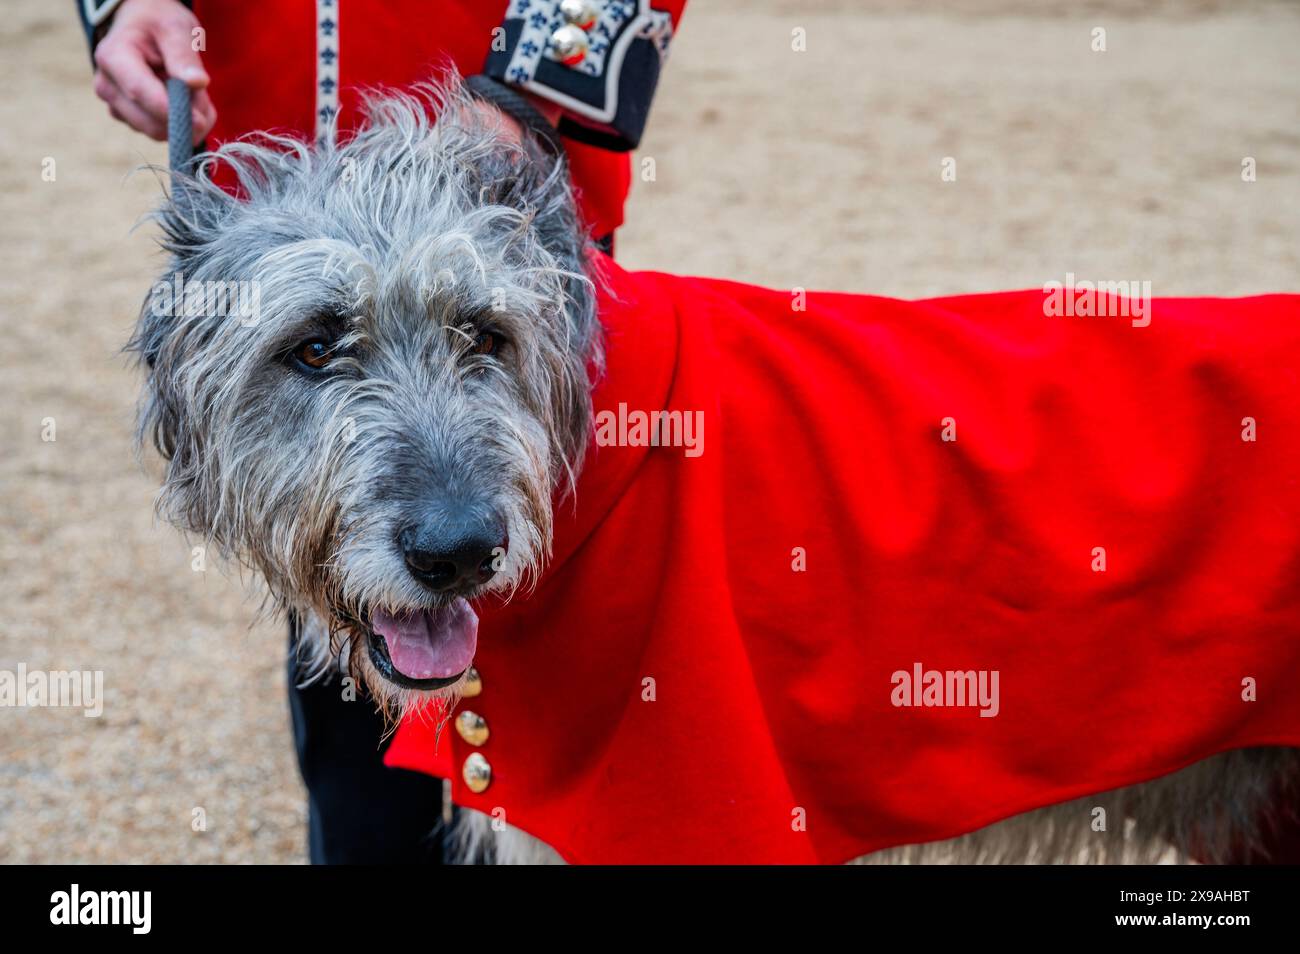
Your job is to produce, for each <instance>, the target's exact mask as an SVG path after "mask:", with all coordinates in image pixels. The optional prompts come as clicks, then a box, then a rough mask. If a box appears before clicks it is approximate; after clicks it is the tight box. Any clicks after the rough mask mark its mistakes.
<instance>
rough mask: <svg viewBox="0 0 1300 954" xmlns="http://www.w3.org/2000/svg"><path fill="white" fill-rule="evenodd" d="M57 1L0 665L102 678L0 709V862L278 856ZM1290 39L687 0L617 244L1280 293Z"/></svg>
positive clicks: (902, 5)
mask: <svg viewBox="0 0 1300 954" xmlns="http://www.w3.org/2000/svg"><path fill="white" fill-rule="evenodd" d="M69 6H70V5H69V4H67V3H55V2H51V0H9V2H7V3H6V4H5V10H4V13H3V15H0V89H3V90H4V91H5V95H4V96H3V97H0V196H2V197H3V198H2V201H3V211H2V213H0V335H2V337H0V340H2V341H3V347H0V586H2V587H3V589H2V590H0V597H2V599H3V606H4V607H5V614H4V618H3V620H0V669H7V670H11V671H12V670H15V669H16V668H17V667H18V665H19V664H25V665H26V666H27V667H28V668H30V669H101V670H103V671H104V673H105V681H106V686H105V695H106V707H105V711H104V714H103V716H102V718H99V719H87V718H84V717H83V716H82V715H81V714H80V713H79V712H77V711H71V710H60V709H12V708H0V861H10V862H13V861H38V862H39V861H55V860H59V861H65V860H72V861H101V862H162V861H193V862H205V861H225V862H250V861H251V862H270V861H277V862H287V861H300V860H302V859H303V856H304V838H303V824H304V817H305V816H304V810H303V792H302V789H301V785H300V783H299V781H298V779H297V775H296V771H295V767H294V764H293V759H292V754H291V746H290V740H289V735H288V717H287V712H286V707H285V684H284V676H283V668H282V653H283V649H284V645H283V644H284V639H283V633H282V630H281V627H280V626H278V625H275V624H270V623H266V622H262V623H255V622H254V615H255V612H256V609H257V607H256V605H255V603H253V602H250V601H249V600H248V599H247V598H246V597H245V596H244V595H243V590H242V588H241V586H240V584H239V581H238V580H234V579H229V578H227V577H225V576H223V575H222V574H221V573H220V572H219V571H218V570H217V569H216V568H213V567H209V568H208V569H207V571H206V572H195V571H193V570H192V569H191V553H190V549H189V546H188V544H187V543H186V542H185V541H183V540H182V539H181V538H180V537H179V536H178V535H176V534H175V533H174V532H172V531H171V530H169V529H167V528H165V527H162V526H159V525H156V524H155V521H154V519H153V516H152V491H153V486H154V484H153V481H152V479H151V476H150V473H151V471H152V470H153V469H154V464H153V463H152V462H150V461H148V460H146V462H145V465H144V466H143V467H142V466H141V465H139V464H137V463H136V461H135V460H134V458H133V457H132V452H131V446H130V426H131V414H132V406H133V402H134V395H135V388H136V379H135V377H134V374H133V372H131V370H130V369H129V366H128V364H127V362H126V361H125V360H124V359H123V358H122V357H121V356H120V355H119V353H118V349H119V348H120V346H121V345H122V343H123V342H124V341H125V339H126V337H127V334H128V330H129V328H130V326H131V323H132V321H133V318H134V314H135V312H136V310H137V308H138V306H139V302H140V300H141V298H142V297H143V294H144V292H145V290H146V289H147V287H148V285H149V282H150V279H151V274H152V271H153V270H154V269H155V268H156V267H157V266H158V263H159V258H158V257H157V255H156V253H155V252H154V250H153V246H152V238H151V232H150V229H149V227H148V226H145V227H142V228H140V229H138V230H136V231H135V232H134V233H133V232H132V231H131V228H132V225H133V224H134V223H135V221H136V220H137V218H138V217H139V216H140V215H141V214H142V213H143V212H145V211H146V210H147V208H148V207H149V205H150V204H151V202H152V200H153V198H154V196H155V195H156V193H157V185H156V183H155V182H153V181H152V180H151V178H150V177H149V176H148V175H137V176H136V177H134V178H130V179H128V178H126V177H127V174H128V173H129V172H130V170H131V169H132V168H133V167H134V166H136V165H137V164H138V163H140V162H142V161H162V160H163V158H164V157H163V151H162V148H161V147H160V146H158V145H156V144H153V143H150V142H148V141H146V140H144V139H142V138H141V137H138V136H136V135H134V134H132V133H130V132H128V131H127V130H125V129H123V128H121V127H119V126H117V125H116V124H114V123H111V122H110V121H109V120H108V118H107V116H106V114H105V111H104V110H103V108H102V106H101V105H100V104H99V102H98V101H97V100H95V99H94V97H93V96H92V94H91V91H90V76H89V72H88V69H87V63H86V59H85V54H84V51H83V49H82V41H81V38H80V36H79V35H78V33H77V30H76V28H75V26H74V24H73V19H72V16H71V11H70V10H69V9H68V7H69ZM921 6H925V7H926V10H927V12H925V13H921V12H918V10H917V8H919V7H921ZM1098 26H1100V27H1104V28H1105V29H1106V31H1107V46H1108V50H1107V52H1105V53H1094V52H1091V51H1090V49H1089V40H1090V31H1091V30H1092V29H1093V28H1094V27H1098ZM795 29H802V30H804V31H806V46H807V49H806V51H805V52H795V51H793V50H792V49H791V41H792V32H791V31H792V30H795ZM1298 44H1300V6H1297V4H1295V3H1263V2H1247V0H1240V2H1235V3H1233V2H1226V0H1225V2H1183V3H1175V2H1164V3H1152V2H1119V0H1113V2H1102V3H1077V2H1065V0H989V2H977V0H963V2H955V3H942V4H926V5H921V4H913V3H907V2H903V0H838V2H830V0H817V2H807V0H798V2H796V0H762V2H759V0H710V2H709V3H707V4H706V3H699V4H697V6H696V9H694V10H693V11H692V12H691V13H690V14H688V17H687V20H686V24H685V29H684V31H683V33H682V34H681V36H680V39H679V41H678V43H677V45H676V47H675V50H674V54H673V58H672V61H671V64H670V67H669V70H668V75H667V77H666V79H665V81H664V83H663V86H662V89H661V92H660V97H659V100H658V104H657V107H656V111H655V116H654V119H653V121H652V124H651V127H652V129H651V133H650V134H649V135H648V136H647V138H646V141H645V144H644V149H643V150H642V153H641V156H640V157H639V158H642V159H646V158H648V159H653V160H654V178H653V181H642V182H638V184H637V186H636V191H635V196H634V199H633V201H632V204H631V207H630V209H629V222H630V224H629V226H628V227H627V228H626V229H625V230H624V231H623V232H622V233H621V234H620V253H621V257H622V259H623V261H624V263H625V264H627V265H630V266H633V267H651V268H662V269H668V270H674V271H681V272H693V273H701V274H712V275H722V276H727V277H732V278H737V279H744V280H750V281H754V282H761V283H763V284H768V285H774V286H778V287H793V286H803V287H834V288H840V289H845V290H854V291H863V292H875V293H883V294H894V295H905V296H921V295H930V294H939V293H949V292H958V291H976V290H990V289H995V288H1007V287H1025V286H1039V285H1042V283H1043V282H1045V281H1048V280H1050V279H1061V278H1063V277H1064V275H1065V273H1066V272H1067V271H1073V272H1075V273H1076V274H1078V275H1080V276H1091V277H1094V278H1104V279H1111V280H1118V279H1124V278H1131V279H1142V280H1149V281H1151V282H1152V286H1153V289H1154V291H1155V293H1156V294H1165V295H1168V294H1180V293H1183V294H1186V293H1209V294H1243V293H1250V292H1263V291H1280V290H1296V289H1297V287H1298V286H1300V71H1297V68H1296V62H1297V61H1296V53H1295V50H1296V48H1297V45H1298ZM1247 156H1250V157H1254V159H1255V160H1256V163H1257V168H1258V181H1256V182H1253V183H1244V182H1243V181H1242V180H1241V175H1240V170H1241V162H1242V159H1243V157H1247ZM944 157H953V158H954V159H955V160H956V164H957V181H955V182H948V183H944V182H941V181H940V164H941V162H942V160H943V159H944ZM48 159H52V160H53V161H54V164H55V166H54V168H55V178H54V181H45V179H44V178H43V176H42V170H43V168H44V167H45V166H44V165H43V164H45V163H46V160H48ZM50 418H52V419H53V421H54V426H55V437H56V439H55V440H54V441H52V442H50V441H45V440H42V432H43V429H44V428H45V423H44V422H45V420H46V419H50ZM196 808H201V809H203V811H204V812H205V814H206V820H207V830H206V831H201V832H196V831H194V830H193V829H192V824H191V822H192V818H193V813H194V810H195V809H196Z"/></svg>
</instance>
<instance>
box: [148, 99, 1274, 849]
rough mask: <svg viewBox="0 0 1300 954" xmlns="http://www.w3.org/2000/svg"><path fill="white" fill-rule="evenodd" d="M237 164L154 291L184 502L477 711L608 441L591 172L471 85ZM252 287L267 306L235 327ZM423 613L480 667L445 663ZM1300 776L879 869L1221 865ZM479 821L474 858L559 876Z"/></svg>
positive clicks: (163, 384) (182, 516)
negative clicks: (505, 602)
mask: <svg viewBox="0 0 1300 954" xmlns="http://www.w3.org/2000/svg"><path fill="white" fill-rule="evenodd" d="M431 114H436V115H438V116H440V117H441V118H440V119H439V121H438V122H436V123H435V122H433V121H432V120H431V119H430V118H429V117H430V115H431ZM217 162H220V163H222V164H225V165H226V166H228V167H230V168H231V169H233V170H234V173H235V175H236V176H237V178H238V182H239V186H240V193H241V194H240V195H239V196H238V197H235V196H233V195H231V194H230V193H229V192H227V191H225V190H224V189H222V188H220V187H218V186H217V185H215V184H213V183H212V182H211V181H209V179H208V178H207V176H206V175H205V174H203V172H200V174H198V175H196V176H194V177H184V176H174V177H173V181H172V193H171V196H170V199H169V201H168V202H167V203H166V204H164V206H163V207H162V209H161V210H160V211H159V212H158V214H157V219H158V221H159V222H160V223H161V226H162V230H163V235H164V240H163V244H164V247H165V248H166V249H167V251H169V252H170V253H171V263H170V267H169V269H168V271H167V273H166V274H165V275H164V277H163V279H162V281H161V282H160V284H159V286H158V288H171V289H184V291H185V294H184V295H182V296H173V297H172V299H171V300H170V301H168V300H167V298H166V296H158V295H154V296H151V299H150V300H149V301H147V302H146V304H145V308H144V310H143V312H142V314H141V317H140V321H139V327H138V329H137V332H136V335H135V337H134V339H133V342H132V346H133V348H134V349H135V350H136V351H137V352H138V353H139V354H140V355H141V356H142V358H143V359H144V363H145V364H146V365H147V368H148V375H147V385H146V389H145V396H144V401H143V405H142V413H141V424H140V431H141V437H142V439H151V440H152V442H153V443H154V444H155V445H156V447H157V448H158V450H159V451H160V452H161V454H162V456H163V458H164V459H165V461H166V478H165V482H164V484H163V488H162V494H161V500H160V509H161V511H162V512H163V514H164V515H165V516H166V517H167V518H168V519H169V520H170V521H172V522H173V523H175V524H176V525H178V526H179V527H181V528H182V529H184V530H186V531H188V532H191V533H193V534H196V535H199V536H201V537H203V538H204V539H206V540H207V541H209V542H210V543H211V544H212V545H213V546H215V547H216V548H218V550H219V551H220V552H221V553H222V554H224V555H225V556H226V557H228V558H229V559H230V560H232V561H234V562H236V563H237V564H239V565H242V566H246V567H248V568H251V569H252V570H254V571H255V572H256V573H257V574H258V575H260V576H261V577H262V578H263V579H264V580H265V582H266V584H267V587H268V591H269V594H270V597H271V602H272V605H273V606H275V607H276V608H278V609H279V610H282V611H285V612H289V613H293V614H295V615H296V616H297V617H298V618H300V619H302V620H304V625H303V628H302V633H303V638H302V639H301V644H302V646H303V647H304V653H305V655H306V657H307V658H306V659H305V660H304V667H305V669H306V670H307V672H308V675H309V676H310V675H312V674H317V675H318V674H320V673H322V672H325V671H327V670H330V669H331V668H333V667H336V666H341V667H344V668H350V669H351V670H352V672H353V673H354V674H356V675H358V676H360V677H361V678H362V679H363V680H364V681H365V683H366V685H367V686H368V687H369V689H370V691H371V693H372V694H373V696H374V697H375V698H376V700H378V701H379V703H380V704H381V705H382V706H383V707H384V708H385V710H386V711H387V712H389V713H390V715H397V714H400V713H401V712H403V711H406V710H407V709H408V708H409V707H411V706H413V705H416V704H418V703H421V702H423V701H424V700H425V699H427V698H428V697H429V696H431V695H438V696H442V697H455V696H456V694H457V693H458V691H459V688H460V686H461V684H462V681H463V677H462V676H461V672H462V670H463V668H464V666H467V665H468V663H469V660H470V659H472V655H473V647H474V639H475V638H476V630H477V619H476V617H475V616H474V612H473V609H472V604H473V601H474V600H475V599H476V598H479V597H482V596H484V595H486V594H488V593H500V594H506V595H509V594H512V593H513V592H514V591H516V590H518V589H520V588H524V587H527V585H528V584H529V582H530V581H531V580H534V579H535V578H536V575H537V573H538V572H539V571H540V569H541V568H542V566H543V564H544V562H545V559H546V556H547V552H548V547H549V544H550V537H551V514H552V506H553V501H554V500H556V499H560V498H563V497H564V495H565V494H566V493H567V492H569V491H571V490H572V488H573V487H574V480H575V476H576V474H577V472H578V469H579V467H580V466H581V462H582V457H583V454H584V451H585V448H586V445H587V442H588V437H589V434H590V431H591V427H592V410H591V401H590V384H589V381H590V375H591V373H592V371H593V370H596V371H598V369H599V366H600V356H601V346H600V334H599V325H598V322H597V317H596V314H595V304H594V301H595V299H594V294H593V292H594V288H593V285H592V280H591V278H590V277H589V276H588V274H587V262H588V258H587V248H586V242H585V239H584V237H583V235H584V233H583V231H582V229H581V227H580V223H579V221H578V218H577V215H576V212H575V205H574V201H573V197H572V195H571V192H570V186H569V179H568V173H567V169H566V168H565V166H564V164H563V163H562V162H557V161H556V160H555V159H554V158H553V157H551V156H550V155H549V154H548V153H547V152H546V151H545V150H544V149H543V148H542V147H541V146H540V145H539V144H538V143H535V142H533V141H532V140H531V138H530V137H527V136H526V137H525V138H524V139H523V141H522V142H521V141H520V140H519V139H517V138H516V137H514V136H512V135H510V134H509V133H508V132H507V129H506V127H505V126H503V125H501V124H498V123H495V122H493V121H492V118H491V113H488V112H485V111H484V110H483V109H482V107H477V106H475V105H474V104H472V103H471V101H470V100H469V98H468V95H467V94H466V93H465V92H464V91H463V90H462V89H461V88H460V87H459V86H458V85H456V83H455V82H454V81H444V82H442V83H440V84H436V85H429V86H427V87H424V88H422V89H421V90H419V91H418V94H417V95H415V96H391V95H390V96H388V97H386V98H377V99H375V100H372V101H371V102H370V104H369V106H368V121H367V123H366V124H365V127H364V129H363V131H362V132H360V133H359V134H358V135H356V136H355V137H354V138H352V139H350V140H348V141H347V142H346V143H344V144H341V145H335V144H333V143H331V142H323V143H320V144H317V145H316V146H308V145H305V144H303V143H301V142H299V141H296V140H290V139H281V138H276V137H263V138H261V139H259V140H254V141H247V142H241V143H235V144H228V145H226V146H223V147H222V148H221V149H220V150H219V152H218V153H216V154H215V156H209V157H207V158H206V159H205V160H204V165H205V166H206V167H209V168H210V167H211V166H213V164H215V163H217ZM232 282H234V283H241V282H243V283H249V284H248V285H247V286H246V287H250V288H255V289H256V290H257V294H256V296H254V297H255V300H256V302H257V307H256V308H255V309H253V310H251V311H249V310H247V309H246V310H245V311H244V312H241V314H240V315H238V316H232V315H231V314H229V313H228V311H227V310H226V309H222V308H214V307H212V302H211V301H210V300H208V299H209V298H210V297H211V295H210V293H209V294H208V295H207V296H205V295H204V294H203V293H204V291H205V290H208V291H209V292H210V290H211V289H212V288H213V287H226V286H227V284H228V283H232ZM240 287H245V286H240ZM193 289H197V293H195V294H191V290H193ZM411 620H415V621H416V623H418V628H420V630H421V632H422V633H424V634H426V636H427V633H429V632H433V631H437V632H439V633H441V634H443V635H444V636H445V635H446V634H448V633H451V634H453V635H454V637H455V638H453V639H451V640H450V642H451V643H452V644H454V645H455V646H458V647H459V650H460V655H459V656H457V657H455V658H439V657H436V656H432V657H431V656H429V655H428V654H427V653H422V651H421V650H420V647H419V646H418V645H416V644H417V643H418V642H419V641H418V640H414V639H413V638H408V637H410V633H409V632H408V630H409V629H410V626H411V625H414V624H412V623H411ZM416 635H417V636H418V635H419V634H416ZM444 641H445V640H444ZM426 642H427V640H426ZM466 654H468V655H466ZM1295 767H1296V757H1295V753H1294V752H1292V751H1289V750H1278V749H1259V750H1247V751H1242V752H1233V753H1228V754H1225V755H1222V756H1219V757H1216V758H1213V759H1209V760H1206V761H1204V762H1202V763H1199V764H1198V765H1195V766H1192V767H1191V768H1189V769H1187V770H1184V771H1183V772H1179V773H1175V774H1174V775H1170V776H1167V777H1165V778H1163V779H1158V780H1156V781H1154V782H1150V783H1147V784H1145V785H1139V786H1134V787H1131V788H1126V789H1122V790H1119V791H1116V792H1111V793H1107V794H1105V795H1100V796H1096V797H1093V798H1088V799H1082V800H1079V801H1075V802H1070V803H1066V804H1063V805H1058V806H1053V807H1050V808H1046V809H1043V810H1040V811H1037V812H1032V813H1029V814H1027V815H1023V816H1020V817H1018V818H1014V819H1011V820H1009V821H1007V822H1003V823H1000V824H998V825H994V826H990V827H989V828H986V829H983V830H982V831H979V832H975V833H973V834H971V835H967V836H964V837H962V838H959V839H955V840H953V841H950V842H944V843H938V844H934V845H925V846H913V847H908V848H900V849H892V850H890V851H886V852H881V853H878V854H877V855H875V856H872V857H871V858H869V859H866V860H870V861H937V860H964V861H999V862H1042V861H1067V862H1073V861H1152V860H1160V859H1164V858H1182V857H1186V854H1187V852H1189V851H1191V850H1193V849H1194V850H1195V851H1196V853H1197V857H1200V858H1203V859H1206V860H1218V859H1221V858H1223V857H1225V856H1226V854H1227V852H1228V851H1229V849H1230V848H1231V847H1232V846H1233V845H1234V844H1236V845H1237V846H1238V847H1240V845H1241V844H1242V843H1243V839H1245V841H1246V842H1249V841H1250V839H1251V838H1252V837H1254V833H1255V826H1256V825H1257V824H1258V823H1259V821H1260V819H1261V818H1262V816H1263V809H1264V807H1265V806H1267V805H1270V804H1275V803H1276V801H1277V796H1278V788H1277V786H1278V784H1279V783H1280V780H1282V779H1286V778H1292V777H1294V774H1295ZM1096 808H1105V809H1106V810H1107V814H1108V816H1109V819H1108V824H1107V826H1106V832H1105V833H1102V832H1098V831H1094V830H1093V825H1092V824H1091V822H1093V821H1094V820H1095V819H1096V818H1097V815H1096V813H1095V809H1096ZM462 815H463V816H464V819H465V820H464V822H463V823H462V824H461V826H460V831H459V832H458V833H457V834H458V838H459V844H460V845H461V847H462V854H463V856H464V857H465V858H466V859H473V858H487V859H495V860H497V861H547V860H556V856H555V855H554V854H553V853H552V852H550V850H549V849H548V848H546V846H544V845H541V844H540V843H538V842H535V841H533V840H532V839H530V838H528V837H527V836H524V835H522V834H520V833H518V832H513V831H507V832H504V833H500V832H494V831H492V830H491V826H490V825H489V824H488V820H487V819H485V818H484V817H483V816H476V815H475V813H472V812H464V813H462Z"/></svg>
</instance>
